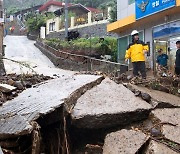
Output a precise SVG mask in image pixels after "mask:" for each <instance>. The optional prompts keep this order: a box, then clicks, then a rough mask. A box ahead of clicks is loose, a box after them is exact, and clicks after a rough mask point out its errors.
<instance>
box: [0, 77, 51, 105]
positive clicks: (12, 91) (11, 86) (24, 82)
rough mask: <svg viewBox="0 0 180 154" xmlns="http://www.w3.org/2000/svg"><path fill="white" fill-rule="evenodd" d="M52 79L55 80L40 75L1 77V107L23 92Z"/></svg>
mask: <svg viewBox="0 0 180 154" xmlns="http://www.w3.org/2000/svg"><path fill="white" fill-rule="evenodd" d="M50 79H53V78H52V77H49V76H44V75H38V74H20V75H18V74H7V75H5V76H0V83H1V84H0V105H2V104H3V103H5V102H6V101H8V100H12V99H13V98H15V97H17V96H18V94H19V93H21V92H22V91H23V90H25V89H27V88H31V87H32V86H33V85H35V84H38V83H41V82H44V81H47V80H50Z"/></svg>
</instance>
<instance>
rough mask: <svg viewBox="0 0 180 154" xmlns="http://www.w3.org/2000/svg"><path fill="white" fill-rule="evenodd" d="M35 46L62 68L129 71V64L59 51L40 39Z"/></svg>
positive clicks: (106, 71)
mask: <svg viewBox="0 0 180 154" xmlns="http://www.w3.org/2000/svg"><path fill="white" fill-rule="evenodd" d="M35 46H36V47H37V48H39V49H40V50H41V52H42V53H43V54H44V55H46V56H47V57H48V58H49V59H50V60H51V61H52V63H53V64H54V65H55V66H57V67H59V68H61V69H66V70H73V71H100V72H104V73H112V72H119V73H124V72H126V71H127V65H124V64H120V63H114V62H110V61H105V60H99V59H95V58H92V57H88V56H83V55H77V54H71V53H67V52H63V51H59V50H56V49H54V48H52V47H50V46H48V45H46V44H44V43H42V42H40V41H37V42H36V43H35Z"/></svg>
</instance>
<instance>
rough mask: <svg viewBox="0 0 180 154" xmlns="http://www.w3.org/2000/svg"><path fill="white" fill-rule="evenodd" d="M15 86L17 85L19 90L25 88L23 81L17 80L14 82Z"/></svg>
mask: <svg viewBox="0 0 180 154" xmlns="http://www.w3.org/2000/svg"><path fill="white" fill-rule="evenodd" d="M14 86H15V87H17V89H18V90H23V89H24V87H23V84H22V83H21V81H16V82H15V83H14Z"/></svg>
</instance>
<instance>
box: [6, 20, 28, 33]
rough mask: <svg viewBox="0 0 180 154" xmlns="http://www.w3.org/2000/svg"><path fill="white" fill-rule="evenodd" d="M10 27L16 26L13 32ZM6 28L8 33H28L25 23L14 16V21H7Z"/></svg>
mask: <svg viewBox="0 0 180 154" xmlns="http://www.w3.org/2000/svg"><path fill="white" fill-rule="evenodd" d="M10 27H14V31H13V32H12V33H11V31H10ZM5 28H6V30H7V34H8V35H18V36H19V35H26V34H27V32H26V31H25V25H24V24H23V23H22V21H20V20H19V19H17V18H14V20H13V21H11V22H10V21H9V22H6V24H5Z"/></svg>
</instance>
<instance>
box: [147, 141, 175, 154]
mask: <svg viewBox="0 0 180 154" xmlns="http://www.w3.org/2000/svg"><path fill="white" fill-rule="evenodd" d="M145 154H178V153H177V152H175V151H173V150H171V149H170V148H168V147H167V146H166V145H164V144H161V143H157V142H156V141H153V140H151V141H150V143H149V145H148V147H147V150H146V151H145Z"/></svg>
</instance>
